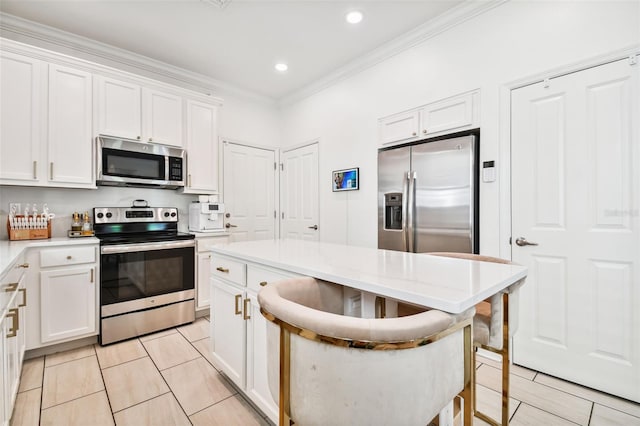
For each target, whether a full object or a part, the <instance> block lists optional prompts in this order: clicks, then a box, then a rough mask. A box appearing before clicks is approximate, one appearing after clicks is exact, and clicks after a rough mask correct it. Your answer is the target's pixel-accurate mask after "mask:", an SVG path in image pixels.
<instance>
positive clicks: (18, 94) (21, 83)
mask: <svg viewBox="0 0 640 426" xmlns="http://www.w3.org/2000/svg"><path fill="white" fill-rule="evenodd" d="M0 61H1V62H0V70H1V72H0V81H1V83H0V184H7V185H38V184H39V183H40V182H41V181H42V180H44V178H45V176H44V175H43V173H41V172H40V173H39V168H40V167H41V166H42V164H41V161H40V148H41V146H40V145H41V142H42V137H43V135H42V132H41V125H42V124H41V123H42V114H43V113H44V111H43V107H44V104H43V101H44V99H45V97H44V95H45V92H44V88H43V85H44V84H43V83H45V84H46V80H44V79H45V78H46V77H45V73H46V64H44V63H43V62H41V61H39V60H37V59H31V58H28V57H26V56H21V55H16V54H13V53H10V52H4V51H2V52H0ZM43 80H44V81H43Z"/></svg>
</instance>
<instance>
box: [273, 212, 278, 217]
mask: <svg viewBox="0 0 640 426" xmlns="http://www.w3.org/2000/svg"><path fill="white" fill-rule="evenodd" d="M277 217H278V216H277V215H276V211H275V210H274V211H273V218H274V219H276V218H277Z"/></svg>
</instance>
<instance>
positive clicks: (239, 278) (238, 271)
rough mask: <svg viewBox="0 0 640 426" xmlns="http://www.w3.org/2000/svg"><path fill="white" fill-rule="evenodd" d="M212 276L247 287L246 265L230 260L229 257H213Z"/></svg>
mask: <svg viewBox="0 0 640 426" xmlns="http://www.w3.org/2000/svg"><path fill="white" fill-rule="evenodd" d="M211 275H212V276H214V277H219V278H223V279H225V280H227V281H231V282H232V283H235V284H239V285H241V286H245V285H247V273H246V265H245V264H244V263H242V262H239V261H237V260H234V259H229V258H228V257H221V256H219V255H216V254H214V255H213V260H212V261H211Z"/></svg>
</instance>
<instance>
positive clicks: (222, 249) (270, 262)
mask: <svg viewBox="0 0 640 426" xmlns="http://www.w3.org/2000/svg"><path fill="white" fill-rule="evenodd" d="M211 251H212V252H213V253H218V254H223V255H227V256H233V257H236V258H240V259H244V260H246V261H250V262H254V263H259V264H262V265H265V266H271V267H273V268H278V269H283V270H287V271H292V272H295V273H298V274H301V275H307V276H312V277H315V278H319V279H322V280H326V281H332V282H336V283H339V284H343V285H346V286H349V287H353V288H356V289H358V290H363V291H368V292H371V293H375V294H378V295H381V296H386V297H391V298H394V299H398V300H402V301H407V302H411V303H415V304H419V305H423V306H428V307H431V308H434V309H439V310H442V311H445V312H451V313H459V312H463V311H465V310H466V309H468V308H470V307H472V306H474V305H475V304H476V303H478V302H480V301H482V300H484V299H486V298H487V297H490V296H491V295H493V294H496V293H498V292H499V291H500V290H502V289H504V288H506V287H508V286H509V285H511V284H513V283H515V282H517V281H519V280H520V279H522V278H524V277H526V275H527V268H526V267H524V266H519V265H504V264H497V263H488V262H477V261H470V260H463V259H452V258H445V257H439V256H429V255H427V254H417V253H404V252H398V251H392V250H379V249H374V248H367V247H356V246H347V245H341V244H331V243H321V242H314V241H301V240H263V241H247V242H237V243H228V244H220V245H217V246H215V247H213V248H212V249H211Z"/></svg>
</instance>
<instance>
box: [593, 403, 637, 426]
mask: <svg viewBox="0 0 640 426" xmlns="http://www.w3.org/2000/svg"><path fill="white" fill-rule="evenodd" d="M589 425H590V426H610V425H621V426H623V425H624V426H640V417H634V416H630V415H629V414H627V413H623V412H622V411H618V410H614V409H612V408H609V407H605V406H603V405H600V404H595V405H594V406H593V413H592V414H591V422H590V423H589Z"/></svg>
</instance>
